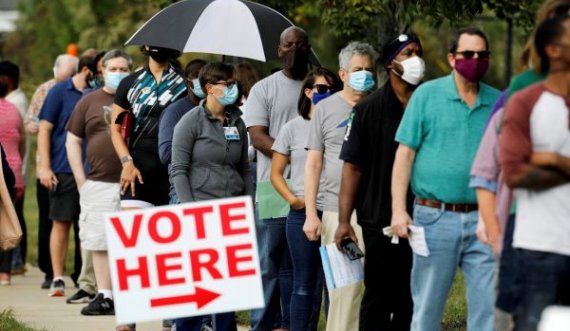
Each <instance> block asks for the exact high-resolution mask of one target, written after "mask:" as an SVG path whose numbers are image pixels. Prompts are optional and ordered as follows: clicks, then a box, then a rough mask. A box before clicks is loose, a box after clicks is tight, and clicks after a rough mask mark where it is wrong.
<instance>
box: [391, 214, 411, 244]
mask: <svg viewBox="0 0 570 331" xmlns="http://www.w3.org/2000/svg"><path fill="white" fill-rule="evenodd" d="M411 224H412V219H411V218H410V215H408V212H406V211H400V212H394V213H393V214H392V223H391V224H390V226H391V227H392V232H394V234H395V235H397V236H398V237H400V238H408V226H410V225H411Z"/></svg>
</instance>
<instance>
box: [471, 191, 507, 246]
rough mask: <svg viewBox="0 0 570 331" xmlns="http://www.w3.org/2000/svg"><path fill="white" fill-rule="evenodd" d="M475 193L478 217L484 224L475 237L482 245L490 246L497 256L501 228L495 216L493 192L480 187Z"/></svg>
mask: <svg viewBox="0 0 570 331" xmlns="http://www.w3.org/2000/svg"><path fill="white" fill-rule="evenodd" d="M475 192H476V193H477V203H478V204H479V216H480V217H481V219H482V220H483V224H484V226H483V227H481V228H480V229H479V230H480V231H478V233H477V237H478V238H479V240H481V241H482V242H483V243H485V244H488V245H491V247H492V248H493V251H494V252H495V254H499V246H500V243H499V239H500V237H501V226H500V224H499V219H498V218H497V215H496V214H495V205H496V204H495V203H496V195H495V192H492V191H489V190H487V189H485V188H480V187H478V188H476V189H475ZM481 232H484V233H481ZM485 237H486V238H485Z"/></svg>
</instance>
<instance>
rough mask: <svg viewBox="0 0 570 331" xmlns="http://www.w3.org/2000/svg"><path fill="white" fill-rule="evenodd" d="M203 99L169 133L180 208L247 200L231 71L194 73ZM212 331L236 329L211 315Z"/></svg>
mask: <svg viewBox="0 0 570 331" xmlns="http://www.w3.org/2000/svg"><path fill="white" fill-rule="evenodd" d="M200 85H201V87H202V89H203V90H204V92H205V93H206V98H205V99H204V100H203V101H202V102H201V103H200V105H199V106H197V107H196V108H194V109H192V110H191V111H189V112H188V113H186V114H185V115H184V116H183V117H182V118H181V119H180V121H179V122H178V124H177V125H176V127H175V128H174V137H173V141H172V168H171V174H170V178H171V181H172V182H173V183H174V188H175V190H176V195H177V196H178V200H179V201H180V202H181V203H184V202H190V201H202V200H210V199H219V198H229V197H235V196H241V195H252V194H253V186H252V181H251V173H250V169H249V162H248V157H247V148H248V143H247V131H246V128H245V123H244V122H243V120H242V119H241V111H240V110H239V109H238V108H237V107H236V106H235V103H236V101H237V100H238V98H239V90H238V86H237V82H236V81H235V79H234V69H233V67H231V66H228V65H226V64H223V63H210V64H207V65H206V66H204V67H203V68H202V70H200ZM213 320H214V325H215V326H216V329H217V330H228V331H232V330H236V322H235V316H234V313H233V312H229V313H223V314H216V315H215V316H214V318H213ZM175 323H176V330H184V331H186V330H195V331H199V330H200V327H201V324H202V317H201V316H197V317H191V318H182V319H178V320H176V321H175Z"/></svg>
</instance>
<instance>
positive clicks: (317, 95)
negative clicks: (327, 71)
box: [313, 91, 332, 105]
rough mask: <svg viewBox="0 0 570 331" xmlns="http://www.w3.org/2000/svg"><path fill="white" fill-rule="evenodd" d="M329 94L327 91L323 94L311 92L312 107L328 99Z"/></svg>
mask: <svg viewBox="0 0 570 331" xmlns="http://www.w3.org/2000/svg"><path fill="white" fill-rule="evenodd" d="M331 94H332V93H331V91H327V92H325V93H319V92H313V105H316V104H317V103H319V101H321V100H323V99H326V98H328V97H330V96H331Z"/></svg>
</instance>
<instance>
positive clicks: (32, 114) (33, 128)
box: [24, 86, 42, 135]
mask: <svg viewBox="0 0 570 331" xmlns="http://www.w3.org/2000/svg"><path fill="white" fill-rule="evenodd" d="M41 88H42V86H40V87H38V88H37V89H36V91H35V92H34V95H33V96H32V100H31V101H30V106H29V107H28V113H27V114H26V118H25V120H24V126H25V127H26V131H27V132H28V133H30V134H34V135H35V134H37V133H38V128H39V127H38V125H37V124H36V116H38V113H39V111H40V107H41V106H42V100H41V99H42V90H41Z"/></svg>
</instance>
